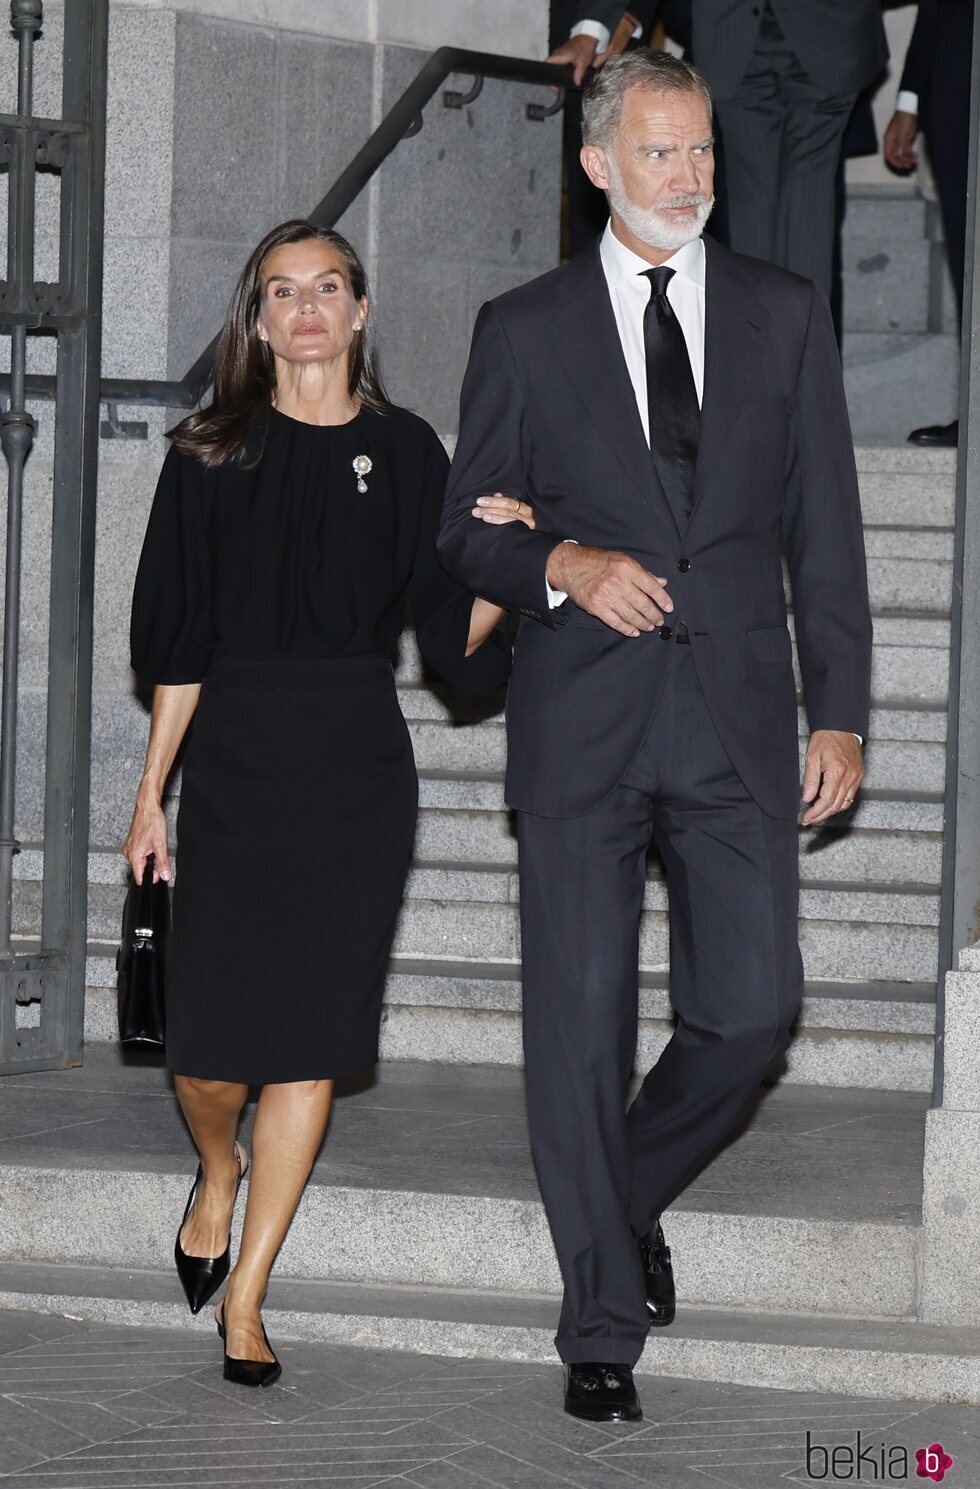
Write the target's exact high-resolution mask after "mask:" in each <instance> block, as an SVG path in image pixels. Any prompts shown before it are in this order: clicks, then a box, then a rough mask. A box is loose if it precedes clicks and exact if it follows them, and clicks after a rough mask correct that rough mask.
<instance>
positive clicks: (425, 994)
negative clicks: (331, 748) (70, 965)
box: [85, 945, 935, 1092]
mask: <svg viewBox="0 0 980 1489" xmlns="http://www.w3.org/2000/svg"><path fill="white" fill-rule="evenodd" d="M86 982H87V987H86V996H85V1039H86V1043H89V1044H93V1043H100V1044H101V1043H114V1042H115V1041H116V1040H117V1038H118V1025H117V1015H116V992H115V985H116V967H115V947H114V946H111V945H105V946H99V945H93V946H92V947H91V948H90V953H89V957H88V966H87V972H86ZM520 1000H521V985H520V969H519V967H518V966H517V965H516V964H515V963H513V962H492V961H481V960H475V961H451V960H449V959H427V958H425V957H421V956H419V957H413V956H395V957H394V958H393V960H392V964H391V970H390V972H389V975H388V982H387V988H386V992H385V1011H384V1016H383V1020H382V1028H381V1058H382V1059H383V1060H429V1061H437V1062H439V1063H440V1064H451V1065H474V1064H479V1065H505V1066H520V1065H521V1064H522V1063H523V1050H522V1047H521V1021H520V1008H521V1001H520ZM671 1020H672V1013H671V1008H670V1001H669V998H668V995H667V972H666V970H662V971H658V972H650V971H647V972H643V973H641V974H640V995H639V1029H638V1036H637V1054H636V1062H637V1066H638V1068H641V1069H649V1068H650V1067H651V1066H652V1065H653V1064H654V1063H655V1062H656V1060H657V1059H658V1058H659V1055H660V1052H661V1050H662V1049H663V1047H664V1045H665V1044H666V1042H667V1040H668V1039H669V1037H670V1033H671V1030H672V1027H673V1026H672V1022H671ZM934 1032H935V986H934V984H926V983H878V982H863V983H858V982H849V981H839V982H809V983H808V984H807V986H806V993H805V996H804V1002H803V1011H802V1014H801V1016H800V1021H799V1024H798V1028H797V1032H796V1034H795V1037H794V1041H793V1044H792V1047H791V1049H790V1051H789V1054H788V1056H787V1058H786V1061H785V1063H784V1066H783V1069H782V1078H783V1079H784V1080H786V1081H789V1082H791V1083H793V1084H802V1085H810V1086H814V1085H816V1086H835V1087H855V1088H861V1089H866V1090H879V1091H926V1092H928V1091H931V1090H932V1085H933V1063H934V1044H933V1036H934Z"/></svg>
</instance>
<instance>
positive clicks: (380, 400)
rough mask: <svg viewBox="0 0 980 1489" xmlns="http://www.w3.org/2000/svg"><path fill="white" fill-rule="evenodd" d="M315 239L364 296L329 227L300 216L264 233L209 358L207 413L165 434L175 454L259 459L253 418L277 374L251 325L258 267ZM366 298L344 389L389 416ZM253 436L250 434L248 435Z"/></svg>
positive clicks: (356, 262)
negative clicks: (283, 249) (279, 252)
mask: <svg viewBox="0 0 980 1489" xmlns="http://www.w3.org/2000/svg"><path fill="white" fill-rule="evenodd" d="M310 238H316V239H317V240H318V241H319V242H320V243H325V244H327V246H328V247H330V248H332V249H333V250H334V252H335V253H336V254H337V256H338V257H339V258H340V260H341V262H342V263H343V265H344V268H345V270H346V274H347V279H348V282H349V286H350V291H351V294H352V295H353V296H354V299H355V300H362V299H363V298H364V297H365V296H366V295H367V292H368V286H367V275H366V274H365V272H364V265H363V264H362V263H361V261H360V259H359V258H358V256H357V254H356V253H355V251H354V249H353V248H352V247H351V245H350V244H349V243H348V241H347V239H346V238H345V237H343V236H342V235H341V234H340V233H336V232H334V231H333V229H332V228H320V227H314V226H313V224H312V223H311V222H306V221H305V220H304V219H303V218H292V219H291V220H290V221H289V222H282V223H280V224H279V226H278V227H274V228H273V229H272V231H271V233H267V234H266V236H265V237H264V238H263V239H262V242H261V243H260V244H259V245H258V247H257V248H256V249H255V251H254V252H253V253H252V255H251V257H250V258H249V261H248V263H247V264H246V265H245V267H244V269H243V270H242V273H241V277H240V278H239V281H238V284H237V286H236V288H235V293H234V296H233V297H232V302H231V308H230V310H229V311H228V318H227V320H226V321H225V324H224V327H223V328H222V331H221V336H220V338H219V340H218V350H217V354H216V356H215V359H214V384H213V387H214V391H213V396H212V399H211V402H210V403H209V404H208V406H207V408H202V409H199V410H197V411H196V412H195V413H193V414H188V416H187V418H186V419H182V420H181V421H180V423H179V424H177V425H175V427H174V428H173V429H171V430H170V431H169V436H170V438H171V439H172V440H173V442H174V444H175V445H176V447H177V449H178V450H180V451H182V452H183V453H184V454H185V455H193V456H194V458H195V459H197V460H199V461H201V463H202V464H203V465H209V466H214V465H223V464H224V463H225V462H226V461H229V460H230V461H235V462H237V463H239V464H245V463H246V461H247V463H248V464H250V465H253V464H256V463H257V462H258V460H259V459H261V455H262V447H263V445H264V443H265V440H264V435H263V436H261V437H260V439H259V440H258V442H256V440H255V439H254V433H255V431H256V427H257V425H258V426H259V428H260V429H261V427H262V426H261V425H259V420H258V417H257V416H258V415H259V414H261V413H267V412H268V410H269V408H270V407H271V404H272V397H273V394H274V393H275V389H276V369H275V362H274V360H273V355H272V352H271V350H270V348H269V346H268V344H267V343H266V342H264V341H262V340H260V339H259V335H258V332H257V331H256V322H257V321H258V318H259V309H260V306H261V300H262V268H263V265H264V264H265V261H266V259H267V258H268V256H269V254H270V253H272V252H273V250H274V249H276V248H281V247H282V246H283V244H285V243H305V242H306V241H307V240H308V239H310ZM370 316H371V310H370V301H369V303H368V316H367V318H366V319H365V322H364V327H363V329H362V330H360V331H355V332H354V339H353V341H352V342H351V345H350V350H349V352H348V370H347V387H348V392H349V393H350V397H351V399H352V401H354V402H356V403H359V404H360V405H361V407H362V408H370V409H374V410H375V412H376V413H380V414H385V413H390V412H391V411H392V410H393V409H394V407H395V405H394V404H393V403H392V402H391V400H390V399H389V397H388V395H387V393H386V392H385V389H384V384H383V383H382V381H381V374H380V372H379V371H378V363H377V357H376V355H375V352H374V348H373V346H372V344H371V323H370ZM250 436H251V437H250Z"/></svg>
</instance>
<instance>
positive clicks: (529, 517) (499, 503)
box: [473, 491, 534, 532]
mask: <svg viewBox="0 0 980 1489" xmlns="http://www.w3.org/2000/svg"><path fill="white" fill-rule="evenodd" d="M473 516H474V517H479V518H480V519H481V520H482V521H483V522H490V523H493V524H494V526H496V527H499V526H501V525H502V524H503V523H506V522H523V524H524V526H525V527H529V528H530V529H531V531H532V532H533V531H534V508H533V507H531V506H530V504H529V503H528V502H522V501H519V500H518V498H517V497H516V496H504V495H503V493H502V492H500V491H495V492H494V493H493V496H478V497H477V499H476V506H475V507H474V508H473Z"/></svg>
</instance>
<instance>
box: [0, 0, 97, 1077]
mask: <svg viewBox="0 0 980 1489" xmlns="http://www.w3.org/2000/svg"><path fill="white" fill-rule="evenodd" d="M42 10H43V6H42V0H11V5H10V24H11V27H12V28H13V32H14V35H15V38H16V43H17V46H18V49H19V57H18V99H17V113H16V114H3V115H0V170H3V171H5V172H6V173H7V176H8V188H9V203H8V229H7V231H8V237H7V277H6V279H4V280H0V331H2V332H3V333H4V335H5V337H8V338H9V344H10V383H9V387H10V396H9V404H8V407H7V408H6V409H5V410H4V411H3V412H2V413H0V447H2V449H3V453H4V455H5V456H6V460H7V466H8V471H9V481H8V489H7V555H6V588H5V594H4V634H3V695H2V707H0V1074H2V1073H8V1072H11V1071H24V1070H41V1069H48V1068H52V1067H61V1066H66V1065H76V1064H79V1063H80V1062H81V1050H82V1023H83V1013H84V999H85V949H86V893H87V878H88V875H87V856H88V795H89V756H90V751H89V730H90V722H91V691H92V690H91V682H92V601H93V588H94V555H95V504H96V479H97V472H98V439H99V373H100V360H101V342H102V336H101V330H102V324H101V315H102V231H103V181H104V166H105V100H106V45H107V32H108V0H65V5H64V28H65V33H64V51H63V63H64V73H63V78H64V81H63V88H62V115H63V117H62V118H61V119H39V118H34V117H33V115H32V99H33V64H34V46H35V40H36V38H37V36H38V34H39V33H40V31H41V26H42V22H43V14H42ZM38 167H40V168H42V169H44V170H47V171H56V172H58V174H59V175H60V178H61V208H60V241H59V265H58V278H57V280H56V281H55V282H53V283H39V282H37V281H35V278H34V204H35V175H36V171H37V169H38ZM39 331H45V332H52V331H54V332H56V333H57V375H56V393H55V439H54V491H53V511H52V540H51V601H50V629H49V641H48V683H47V745H46V752H45V787H44V879H43V887H42V911H41V926H40V940H39V941H38V940H37V938H36V937H35V938H34V939H33V940H28V939H27V938H20V939H19V938H18V937H16V936H14V935H13V934H12V932H13V908H12V907H13V880H14V855H15V854H16V853H17V852H18V850H19V847H20V845H19V843H18V842H17V840H16V838H15V836H14V782H15V770H16V747H17V718H18V687H17V674H18V656H19V642H20V610H21V587H20V572H21V529H22V514H23V501H24V465H25V462H26V460H27V458H28V456H29V454H30V451H31V446H32V443H33V439H34V421H33V419H32V418H31V415H30V414H29V413H28V412H27V409H26V404H25V393H26V370H27V338H28V336H29V334H31V333H32V332H39ZM32 1007H33V1010H34V1016H33V1017H29V1016H27V1010H28V1009H29V1008H32Z"/></svg>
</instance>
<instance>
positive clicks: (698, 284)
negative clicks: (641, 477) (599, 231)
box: [599, 223, 704, 444]
mask: <svg viewBox="0 0 980 1489" xmlns="http://www.w3.org/2000/svg"><path fill="white" fill-rule="evenodd" d="M599 262H600V263H601V264H602V272H603V273H604V274H605V276H606V285H607V287H608V290H609V298H610V300H611V301H612V308H613V315H614V316H615V317H616V329H617V330H618V332H619V340H620V342H621V344H622V348H623V356H624V357H625V358H626V370H627V371H628V373H629V375H630V382H631V383H632V384H633V392H634V393H635V394H636V406H637V409H638V410H639V414H640V422H641V423H642V425H643V433H644V434H645V435H646V441H647V444H649V443H650V415H649V411H648V407H647V354H646V346H645V343H644V340H643V316H644V313H645V311H646V308H647V306H648V305H649V303H650V293H651V285H650V281H649V279H648V278H647V277H646V274H647V271H649V269H650V267H651V265H650V264H649V263H648V262H647V260H646V259H643V258H640V255H639V254H638V253H634V252H633V250H632V248H627V247H626V244H625V243H621V242H620V241H619V239H618V238H617V237H616V234H615V233H614V232H613V230H612V223H609V224H608V225H607V227H606V231H605V232H604V233H603V235H602V239H601V241H600V243H599ZM664 268H665V269H673V271H674V277H673V278H672V279H671V281H670V283H669V284H668V286H667V299H668V300H669V301H670V305H671V309H672V310H673V312H674V314H675V316H676V317H677V319H678V321H679V323H680V328H681V330H682V331H683V332H684V340H685V342H686V343H687V355H688V356H689V357H690V359H691V371H692V372H693V374H694V386H695V388H696V389H697V395H698V407H699V408H700V406H701V403H702V401H703V398H704V243H703V242H702V241H701V239H700V238H695V240H694V242H693V243H685V244H684V247H683V248H678V250H677V252H676V253H674V254H672V255H671V257H670V258H669V259H665V260H664Z"/></svg>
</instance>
